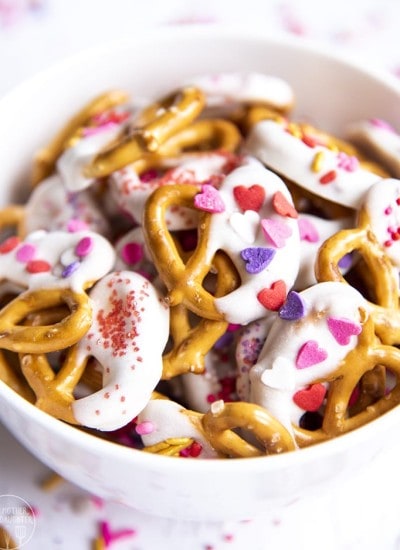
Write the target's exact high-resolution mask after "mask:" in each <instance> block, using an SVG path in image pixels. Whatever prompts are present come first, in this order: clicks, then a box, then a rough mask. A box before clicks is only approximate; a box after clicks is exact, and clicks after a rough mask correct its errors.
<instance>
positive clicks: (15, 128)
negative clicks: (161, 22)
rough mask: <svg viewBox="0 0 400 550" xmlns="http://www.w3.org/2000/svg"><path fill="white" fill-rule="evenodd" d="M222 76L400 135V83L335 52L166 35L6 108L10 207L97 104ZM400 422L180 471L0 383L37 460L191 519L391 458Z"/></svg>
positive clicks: (78, 70) (333, 126)
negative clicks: (55, 142)
mask: <svg viewBox="0 0 400 550" xmlns="http://www.w3.org/2000/svg"><path fill="white" fill-rule="evenodd" d="M221 71H234V72H249V71H261V72H264V73H267V74H272V75H275V76H279V77H282V78H284V79H286V80H287V81H288V82H289V83H290V84H291V86H292V87H293V89H294V92H295V96H296V107H295V113H294V116H295V117H296V116H299V117H301V118H302V119H307V120H309V121H311V122H313V123H315V124H316V125H317V126H319V127H321V128H324V129H327V130H330V131H332V132H334V133H337V134H338V135H340V134H341V133H342V132H343V129H344V128H345V127H346V125H347V124H348V123H351V122H353V121H356V120H359V119H363V118H371V117H378V118H383V119H387V120H389V121H391V122H392V124H393V125H395V126H396V125H400V111H399V109H398V104H399V99H400V91H399V87H398V86H397V85H396V83H395V81H394V80H392V79H391V78H390V77H386V76H385V77H384V76H382V75H379V74H374V73H372V72H371V71H366V70H365V69H362V68H358V67H357V66H356V65H355V64H354V63H352V62H348V61H344V60H342V59H341V58H340V57H338V56H336V55H334V54H333V53H332V52H326V51H321V50H319V49H317V48H315V47H314V45H312V44H307V43H304V42H299V41H297V40H295V39H293V40H287V39H285V40H282V39H274V38H270V37H265V36H262V35H254V34H252V35H251V36H250V35H249V34H245V33H243V32H240V33H238V32H237V31H233V30H232V31H230V30H227V29H219V28H213V27H211V28H205V27H201V28H195V27H190V28H180V29H164V30H159V31H157V32H155V33H146V35H144V36H136V37H135V39H133V40H132V41H129V42H125V41H124V42H120V43H116V44H112V45H110V44H107V45H105V46H103V47H100V48H96V49H95V50H90V51H88V52H85V53H83V54H81V55H79V56H75V57H73V58H71V59H68V60H66V61H65V62H63V63H61V64H60V65H57V66H56V67H54V68H51V69H50V70H48V71H46V72H44V73H42V74H39V75H37V76H36V77H35V78H33V79H32V80H30V81H29V82H27V83H25V84H23V85H22V86H20V87H19V88H18V89H16V90H14V91H13V92H12V93H10V94H9V95H8V96H7V97H5V98H4V99H3V100H2V101H1V102H0V120H1V121H2V123H1V125H0V143H1V144H2V147H1V148H0V165H1V167H2V186H1V187H0V203H1V204H6V203H7V202H8V201H9V200H10V199H13V198H14V197H15V196H23V195H24V194H26V192H27V189H28V188H29V169H30V165H31V159H32V157H33V155H34V153H35V151H36V150H37V149H38V148H39V147H40V146H42V145H43V144H45V143H46V142H47V141H48V139H49V138H50V137H51V136H52V135H53V134H54V132H56V131H57V129H58V128H59V127H61V126H62V125H63V124H64V122H65V121H66V120H67V119H68V117H69V116H70V115H71V114H73V113H74V112H75V111H76V110H77V109H79V108H80V107H81V105H82V104H83V103H85V102H86V101H87V100H88V99H90V98H92V97H93V96H95V95H97V94H98V93H100V92H102V91H105V90H108V89H111V88H123V89H126V90H128V91H129V92H130V93H131V94H132V97H133V98H135V97H143V96H144V97H149V98H153V97H157V96H159V95H160V94H162V93H164V92H166V91H170V90H171V89H174V88H176V87H177V86H179V84H180V83H181V82H182V81H186V80H187V79H188V78H190V77H191V76H194V75H198V74H202V73H214V72H221ZM399 417H400V413H399V411H398V410H394V411H392V412H390V413H388V414H386V415H385V416H384V417H382V418H380V419H379V420H378V421H375V422H373V423H371V424H370V425H368V426H365V427H363V428H361V429H359V430H357V432H354V433H353V434H348V435H345V436H342V437H340V438H337V439H336V440H334V441H330V442H328V443H324V444H320V445H317V446H315V447H312V448H308V449H303V450H301V451H298V452H296V453H288V454H286V455H282V456H273V457H265V458H260V459H251V468H250V467H249V461H248V460H245V461H191V460H175V459H170V458H168V457H159V456H152V455H148V454H146V455H145V454H144V453H141V452H138V451H134V450H131V449H128V448H122V447H120V446H118V445H116V444H112V443H108V442H105V441H103V440H101V439H98V438H96V437H94V436H91V435H88V434H86V433H83V432H80V431H78V430H76V429H75V428H72V427H69V426H67V425H65V424H62V423H61V422H59V421H57V420H55V419H53V418H51V417H49V416H47V415H46V414H45V413H42V412H41V411H39V410H37V409H35V407H33V406H32V405H30V404H29V403H27V402H25V401H24V400H23V399H21V398H20V397H19V396H17V395H15V394H13V392H12V391H11V390H10V389H9V388H7V387H5V385H4V384H3V383H0V418H1V419H2V421H3V422H4V423H5V425H6V426H7V427H8V428H9V429H10V430H11V431H12V433H13V434H14V435H15V436H16V437H17V438H18V439H19V440H20V441H21V442H22V443H23V444H24V445H26V447H27V448H28V449H29V450H31V452H33V453H34V454H35V455H36V456H38V458H39V459H41V460H42V461H44V462H45V463H47V464H48V465H49V466H50V467H52V468H54V469H55V470H56V471H58V472H59V473H60V474H61V475H63V476H64V477H66V478H67V479H70V480H71V481H73V482H75V483H77V484H79V485H81V486H83V487H84V488H86V489H88V490H91V491H93V492H95V493H97V494H99V495H101V496H105V497H107V498H112V499H117V500H120V501H122V502H125V503H127V504H129V505H131V506H134V507H136V508H138V509H140V510H143V511H147V512H152V513H155V514H160V515H164V516H173V517H179V518H182V519H193V518H197V519H227V518H231V519H233V518H246V517H249V516H251V515H254V514H255V513H257V511H260V509H261V508H262V507H263V506H265V505H267V504H268V503H270V502H272V501H282V502H288V501H289V500H290V499H293V498H295V497H298V496H299V495H301V496H304V495H306V494H308V493H309V492H310V491H312V490H315V489H316V488H317V487H319V488H321V487H322V485H323V484H326V483H329V482H332V481H334V480H336V479H337V478H338V477H339V476H342V475H346V474H351V472H352V471H354V470H355V469H357V468H360V467H361V466H362V465H364V464H367V463H368V460H370V459H371V457H373V456H374V455H375V454H376V453H377V452H380V451H381V449H382V448H383V447H384V445H385V444H386V443H387V441H388V434H389V432H390V430H391V429H393V427H394V426H396V425H398V424H399ZM65 449H68V452H65ZM333 472H334V474H333ZM203 476H206V480H207V481H206V482H204V481H202V480H203V479H205V478H204V477H203ZM232 480H234V482H233V481H232ZM193 495H196V498H193Z"/></svg>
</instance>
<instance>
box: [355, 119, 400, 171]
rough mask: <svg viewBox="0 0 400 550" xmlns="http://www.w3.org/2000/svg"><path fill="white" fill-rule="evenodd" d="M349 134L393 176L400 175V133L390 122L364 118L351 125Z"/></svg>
mask: <svg viewBox="0 0 400 550" xmlns="http://www.w3.org/2000/svg"><path fill="white" fill-rule="evenodd" d="M347 135H348V137H349V139H350V140H351V141H353V142H354V143H355V144H356V145H358V146H359V147H361V149H363V150H365V151H366V152H367V153H368V154H369V155H370V156H371V157H372V158H373V159H374V160H376V161H378V162H380V163H382V165H383V166H385V167H386V168H387V169H388V170H389V171H390V172H391V173H392V175H393V176H395V177H396V178H399V177H400V134H399V133H398V132H397V131H396V130H395V129H394V128H393V127H392V126H391V125H390V124H388V123H386V122H385V121H383V120H380V119H371V120H363V121H360V122H356V123H354V124H352V125H350V126H349V128H348V131H347Z"/></svg>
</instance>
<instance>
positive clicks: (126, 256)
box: [121, 241, 144, 265]
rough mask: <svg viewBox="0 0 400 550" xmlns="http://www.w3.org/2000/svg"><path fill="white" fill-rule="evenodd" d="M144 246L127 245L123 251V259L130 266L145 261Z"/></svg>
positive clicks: (137, 244) (130, 243)
mask: <svg viewBox="0 0 400 550" xmlns="http://www.w3.org/2000/svg"><path fill="white" fill-rule="evenodd" d="M143 256H144V252H143V246H142V245H141V244H140V243H135V242H133V241H132V242H129V243H126V244H125V245H124V246H123V248H122V250H121V258H122V259H123V260H124V262H125V263H126V264H128V265H131V264H135V263H136V262H140V260H142V259H143Z"/></svg>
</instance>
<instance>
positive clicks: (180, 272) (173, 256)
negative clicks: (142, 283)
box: [143, 185, 223, 320]
mask: <svg viewBox="0 0 400 550" xmlns="http://www.w3.org/2000/svg"><path fill="white" fill-rule="evenodd" d="M198 192H199V187H197V186H195V185H165V186H163V187H160V188H159V189H157V190H156V191H154V193H153V194H152V195H151V197H150V198H149V199H148V201H147V203H146V207H145V211H144V223H143V230H144V234H145V238H146V241H147V245H148V248H149V250H151V251H153V261H154V263H155V265H156V267H157V270H158V272H159V273H160V275H161V276H162V278H163V281H164V283H165V285H166V286H167V289H168V291H169V294H168V302H169V305H170V306H176V305H179V304H183V305H184V306H186V307H188V309H190V310H191V311H193V312H194V313H196V314H197V315H199V316H200V317H207V319H214V320H223V316H222V315H221V313H220V312H219V311H217V309H216V307H215V305H214V297H213V295H212V294H211V293H210V292H208V291H207V290H206V289H205V288H204V285H203V281H204V279H205V277H206V275H207V274H208V273H209V271H210V269H211V265H209V264H208V263H207V262H200V261H198V255H199V254H201V252H202V247H203V246H205V243H204V244H203V245H201V246H200V249H199V250H198V249H196V255H195V254H193V255H192V256H191V257H190V258H189V259H188V261H187V262H186V264H185V263H184V261H183V259H182V258H181V256H180V254H179V251H178V248H177V245H176V243H175V241H174V239H173V238H172V236H171V233H170V232H169V231H168V229H167V227H166V224H165V211H166V210H167V208H169V207H171V206H173V205H177V204H179V205H180V206H185V207H187V208H194V206H193V200H194V197H195V195H196V194H197V193H198ZM204 214H205V213H203V212H200V214H199V227H201V228H202V230H203V231H206V230H207V227H208V225H209V223H210V218H209V217H207V216H205V215H204ZM155 251H156V254H154V252H155Z"/></svg>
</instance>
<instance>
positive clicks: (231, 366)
mask: <svg viewBox="0 0 400 550" xmlns="http://www.w3.org/2000/svg"><path fill="white" fill-rule="evenodd" d="M234 339H235V335H234V333H233V332H231V331H229V330H227V332H226V333H225V334H224V335H223V336H222V337H221V338H220V339H219V340H218V341H217V342H216V343H215V345H214V347H213V348H212V349H211V350H210V351H209V352H208V353H207V355H206V356H205V371H204V373H202V374H194V373H191V372H189V373H187V374H183V375H182V376H180V381H181V384H182V398H183V402H184V403H185V404H186V405H187V406H188V407H189V408H190V409H193V410H195V411H199V412H202V413H205V412H207V411H208V409H209V408H210V404H211V403H213V402H214V401H217V400H218V399H223V400H224V401H237V395H236V390H235V387H236V365H235V361H234V357H232V355H233V352H234V349H235V344H234Z"/></svg>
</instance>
